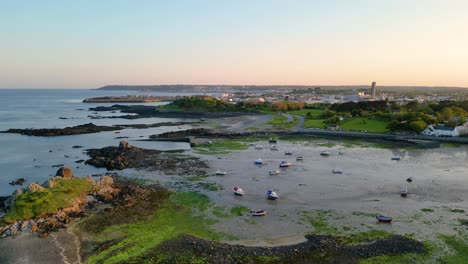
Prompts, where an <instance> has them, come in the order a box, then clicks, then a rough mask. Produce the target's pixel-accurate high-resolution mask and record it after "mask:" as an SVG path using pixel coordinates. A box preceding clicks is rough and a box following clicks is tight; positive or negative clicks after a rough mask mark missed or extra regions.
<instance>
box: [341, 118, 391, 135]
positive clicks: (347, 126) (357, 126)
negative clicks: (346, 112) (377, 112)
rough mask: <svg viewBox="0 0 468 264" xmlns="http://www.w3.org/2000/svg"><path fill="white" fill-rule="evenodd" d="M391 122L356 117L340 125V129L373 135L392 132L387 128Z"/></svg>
mask: <svg viewBox="0 0 468 264" xmlns="http://www.w3.org/2000/svg"><path fill="white" fill-rule="evenodd" d="M388 124H389V122H387V121H382V120H377V119H370V118H365V117H354V118H352V119H348V120H345V121H344V122H343V123H341V124H340V127H341V128H342V129H344V130H355V131H367V132H373V133H385V132H388V131H390V130H389V129H388V128H387V125H388Z"/></svg>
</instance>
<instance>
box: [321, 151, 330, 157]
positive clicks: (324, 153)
mask: <svg viewBox="0 0 468 264" xmlns="http://www.w3.org/2000/svg"><path fill="white" fill-rule="evenodd" d="M320 155H322V156H330V151H326V150H324V151H322V152H320Z"/></svg>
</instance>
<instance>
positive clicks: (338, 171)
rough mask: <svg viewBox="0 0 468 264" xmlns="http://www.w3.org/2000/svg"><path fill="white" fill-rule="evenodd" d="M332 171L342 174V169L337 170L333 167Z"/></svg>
mask: <svg viewBox="0 0 468 264" xmlns="http://www.w3.org/2000/svg"><path fill="white" fill-rule="evenodd" d="M332 173H338V174H342V173H343V171H341V170H338V169H333V170H332Z"/></svg>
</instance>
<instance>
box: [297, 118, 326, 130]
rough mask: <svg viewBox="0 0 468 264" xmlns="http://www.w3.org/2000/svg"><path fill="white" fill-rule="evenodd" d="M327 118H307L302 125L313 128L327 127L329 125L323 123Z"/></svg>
mask: <svg viewBox="0 0 468 264" xmlns="http://www.w3.org/2000/svg"><path fill="white" fill-rule="evenodd" d="M323 121H325V119H306V120H305V121H304V125H303V126H302V127H304V128H311V127H316V128H325V127H326V126H327V125H326V124H325V123H323Z"/></svg>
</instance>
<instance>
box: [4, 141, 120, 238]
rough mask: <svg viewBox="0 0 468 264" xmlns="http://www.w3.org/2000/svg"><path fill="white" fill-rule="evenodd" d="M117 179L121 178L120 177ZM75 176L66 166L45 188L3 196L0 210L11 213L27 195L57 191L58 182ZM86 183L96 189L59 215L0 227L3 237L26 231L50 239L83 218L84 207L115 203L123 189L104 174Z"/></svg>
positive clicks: (37, 187)
mask: <svg viewBox="0 0 468 264" xmlns="http://www.w3.org/2000/svg"><path fill="white" fill-rule="evenodd" d="M123 147H125V146H123ZM115 176H116V177H117V176H118V175H115ZM73 177H74V176H73V171H72V170H71V169H69V168H66V167H63V168H60V169H59V170H58V171H57V176H55V177H52V178H50V179H49V180H48V181H46V182H45V183H44V184H43V185H39V184H37V183H31V184H30V185H29V186H28V187H27V190H23V189H18V190H16V191H15V192H13V194H12V196H10V197H2V199H0V202H1V206H0V209H2V210H5V211H8V209H9V208H11V207H13V206H14V202H15V200H16V199H17V198H18V197H19V196H21V195H22V194H23V193H24V192H39V191H45V190H46V189H47V188H53V187H54V186H55V185H56V183H57V180H58V179H60V180H70V179H72V178H73ZM86 180H88V181H90V182H91V184H92V186H94V188H92V190H91V191H90V192H89V193H83V194H82V195H79V196H78V197H76V198H74V200H73V201H71V203H70V204H69V205H68V206H67V207H63V208H57V212H56V213H54V214H48V215H41V216H40V217H38V218H36V219H29V220H22V221H17V222H15V223H12V224H8V225H5V226H0V238H2V237H6V236H13V237H14V236H16V235H17V234H18V232H26V231H27V232H31V233H33V232H38V233H39V234H40V236H41V237H45V236H48V234H49V233H50V232H53V231H56V230H58V229H60V228H63V227H66V225H67V224H68V223H70V222H71V221H72V220H73V218H75V217H80V216H82V214H83V208H85V207H86V205H88V204H90V203H95V202H96V201H105V202H106V201H111V200H112V199H113V197H115V196H116V195H118V194H119V192H120V189H119V188H118V187H116V185H115V184H114V179H113V178H112V177H110V176H106V175H104V176H102V177H100V178H99V179H97V180H93V178H92V177H91V176H88V177H87V178H86Z"/></svg>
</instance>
